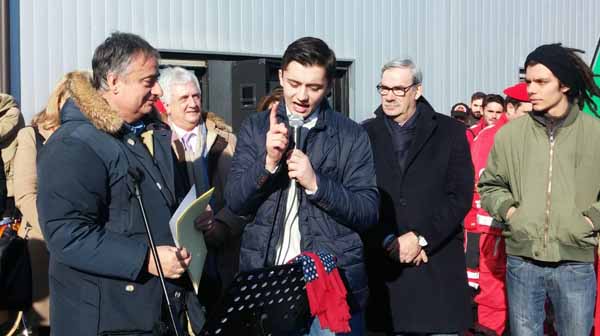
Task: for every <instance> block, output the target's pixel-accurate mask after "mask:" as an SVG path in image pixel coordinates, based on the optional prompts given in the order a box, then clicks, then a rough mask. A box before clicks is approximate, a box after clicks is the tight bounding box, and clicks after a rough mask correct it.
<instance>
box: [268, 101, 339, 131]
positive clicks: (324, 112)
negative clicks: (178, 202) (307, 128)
mask: <svg viewBox="0 0 600 336" xmlns="http://www.w3.org/2000/svg"><path fill="white" fill-rule="evenodd" d="M318 108H319V111H318V112H317V113H319V117H318V118H317V124H316V125H315V126H314V127H313V128H312V129H314V130H323V129H326V128H327V125H328V123H330V122H331V121H332V120H333V118H329V116H328V113H329V112H333V110H332V108H331V106H330V105H329V102H328V101H327V98H325V97H324V98H323V100H321V103H320V104H319V107H318ZM268 111H269V110H267V112H268ZM277 119H278V120H279V121H282V122H284V123H285V124H286V125H288V126H289V121H288V116H287V112H286V110H285V100H284V99H283V98H281V99H280V100H279V105H278V106H277ZM329 129H331V130H333V129H334V128H331V127H330V128H329Z"/></svg>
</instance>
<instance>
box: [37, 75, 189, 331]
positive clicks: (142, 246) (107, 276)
mask: <svg viewBox="0 0 600 336" xmlns="http://www.w3.org/2000/svg"><path fill="white" fill-rule="evenodd" d="M80 84H81V85H83V86H84V88H78V87H77V84H73V87H75V88H77V90H79V91H81V92H79V91H76V92H73V93H72V94H73V96H74V98H73V99H69V100H68V101H67V103H66V104H65V106H64V107H63V108H62V110H61V121H62V125H61V127H60V128H59V129H58V130H57V131H56V132H55V133H54V134H53V135H52V136H51V137H50V139H49V140H48V142H47V144H46V145H45V146H44V148H43V149H42V150H41V151H40V153H39V157H38V178H39V195H38V199H37V206H38V209H39V216H40V224H41V227H42V231H43V233H44V237H45V239H46V241H47V243H48V248H49V251H50V265H49V273H50V274H49V276H50V295H51V297H52V302H51V314H50V315H51V325H52V333H53V334H55V335H99V334H102V335H113V334H118V335H123V334H127V335H129V334H135V335H150V334H152V333H153V330H158V329H160V328H163V327H164V326H161V325H160V324H159V322H160V321H161V319H162V321H168V320H167V319H165V316H166V315H165V314H164V311H163V310H162V309H163V308H162V303H163V294H162V290H161V285H160V282H159V279H158V277H155V276H152V275H150V274H149V273H148V272H147V271H146V265H147V256H148V250H149V249H148V243H147V238H146V233H145V226H144V222H143V220H142V216H141V212H140V207H139V205H138V203H137V201H136V198H135V197H134V193H133V179H132V177H131V176H130V175H129V174H128V169H130V168H135V169H139V170H140V171H141V172H142V174H143V179H142V182H141V184H140V189H141V194H142V198H143V201H144V205H145V209H146V215H147V218H148V221H149V223H150V226H151V228H152V231H153V234H154V239H155V242H156V245H170V246H174V242H173V239H172V236H171V233H170V230H169V227H168V222H169V218H170V217H171V215H172V212H173V210H174V209H175V207H176V206H177V196H176V194H175V190H174V162H173V157H172V152H171V146H170V143H171V133H170V131H168V130H156V131H154V136H153V152H154V158H153V157H151V156H150V154H149V152H148V150H147V148H146V147H145V146H144V144H143V143H142V142H141V139H140V138H139V137H137V136H135V135H133V134H126V135H124V134H122V133H121V134H120V135H119V131H118V130H119V129H120V123H119V121H118V117H116V115H112V113H113V112H112V110H111V109H110V108H108V106H102V104H103V102H104V101H103V100H102V99H96V100H95V101H87V99H88V98H89V97H97V96H94V95H95V92H91V90H93V89H91V87H89V84H82V83H80ZM79 94H80V96H79ZM76 102H77V104H76ZM104 104H106V103H104ZM80 106H83V107H80ZM167 287H168V291H169V296H170V297H171V303H172V304H173V305H174V307H175V310H176V312H175V314H176V316H179V317H181V316H183V315H182V314H181V313H182V312H183V307H184V304H186V303H187V304H188V306H189V307H193V308H196V309H199V306H198V303H197V299H196V298H195V295H193V291H192V288H191V285H190V282H189V280H188V278H187V276H184V277H182V278H180V279H178V280H177V281H171V280H169V281H168V282H167ZM186 301H187V302H186ZM190 315H193V314H190Z"/></svg>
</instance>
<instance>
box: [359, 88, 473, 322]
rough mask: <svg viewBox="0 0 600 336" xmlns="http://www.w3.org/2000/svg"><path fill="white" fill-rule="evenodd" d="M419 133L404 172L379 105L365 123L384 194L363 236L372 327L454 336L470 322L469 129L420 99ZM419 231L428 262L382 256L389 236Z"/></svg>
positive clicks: (471, 169) (471, 186) (379, 184)
mask: <svg viewBox="0 0 600 336" xmlns="http://www.w3.org/2000/svg"><path fill="white" fill-rule="evenodd" d="M416 113H417V125H416V127H417V130H416V134H415V137H414V140H413V142H412V144H411V147H410V149H409V153H408V158H407V160H406V163H405V167H406V168H405V169H404V171H401V170H400V168H399V165H398V163H397V161H396V158H395V155H394V152H393V146H391V143H392V138H391V135H390V132H389V131H388V129H387V128H386V126H385V121H384V118H387V117H386V116H385V115H384V113H383V111H382V110H381V107H379V108H378V109H377V110H376V111H375V115H376V117H375V118H373V119H370V120H367V121H366V122H365V123H364V124H363V126H364V127H365V129H366V130H367V133H368V134H369V138H370V140H371V145H372V149H373V155H374V158H375V170H376V174H377V185H378V188H379V192H380V195H381V202H380V207H379V211H380V216H379V223H378V225H377V226H376V227H375V229H373V230H371V231H370V232H369V233H368V234H367V235H366V236H365V240H366V246H367V269H368V274H369V288H370V290H371V297H370V300H369V302H370V304H369V306H368V310H367V317H368V322H369V325H370V328H371V329H374V330H385V331H388V332H389V331H394V332H426V333H440V332H457V331H462V330H464V329H466V328H467V327H468V326H469V325H470V323H471V313H470V306H469V293H468V291H467V289H468V287H467V278H466V272H465V256H464V252H463V231H462V220H463V218H464V217H465V214H466V213H467V211H468V209H469V207H470V205H471V198H472V194H473V193H472V191H473V167H472V164H471V156H470V152H469V147H468V144H467V140H466V137H465V131H464V126H463V125H462V124H461V123H460V122H458V121H456V120H454V119H451V118H450V117H447V116H444V115H442V114H439V113H435V112H434V111H433V108H432V107H431V106H430V105H429V104H428V103H427V102H426V101H425V100H424V99H420V101H419V102H418V104H417V112H416ZM409 231H414V232H416V233H418V234H420V235H422V236H423V237H425V239H426V240H427V241H428V246H427V247H426V248H425V251H426V253H427V255H428V256H429V263H427V264H422V265H421V266H418V267H417V266H412V265H410V264H400V263H398V262H396V261H393V260H391V259H390V258H389V257H387V255H386V254H385V252H384V250H383V247H382V242H383V239H384V237H386V236H387V235H389V234H392V235H394V236H399V235H402V234H404V233H407V232H409Z"/></svg>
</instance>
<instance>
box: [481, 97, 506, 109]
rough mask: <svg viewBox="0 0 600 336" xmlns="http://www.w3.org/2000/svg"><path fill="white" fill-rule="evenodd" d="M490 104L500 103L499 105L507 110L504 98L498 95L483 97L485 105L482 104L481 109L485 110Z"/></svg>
mask: <svg viewBox="0 0 600 336" xmlns="http://www.w3.org/2000/svg"><path fill="white" fill-rule="evenodd" d="M490 103H498V104H500V105H502V108H505V104H504V98H502V96H500V95H497V94H488V95H485V97H483V103H482V104H481V108H485V106H486V105H487V104H490Z"/></svg>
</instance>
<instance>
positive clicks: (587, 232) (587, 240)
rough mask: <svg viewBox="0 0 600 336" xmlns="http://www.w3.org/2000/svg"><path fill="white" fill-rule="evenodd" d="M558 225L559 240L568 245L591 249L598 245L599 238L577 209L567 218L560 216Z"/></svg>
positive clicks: (566, 216)
mask: <svg viewBox="0 0 600 336" xmlns="http://www.w3.org/2000/svg"><path fill="white" fill-rule="evenodd" d="M558 225H559V227H558V228H557V230H556V234H557V239H558V240H559V241H560V242H562V243H564V244H566V245H570V246H576V247H582V248H591V247H594V246H596V245H597V244H598V238H597V236H596V234H594V232H593V228H592V226H591V225H590V224H589V223H588V222H587V220H586V219H585V217H584V216H583V214H582V213H581V211H578V210H577V209H573V210H572V211H571V212H570V213H569V214H567V215H565V216H560V217H559V222H558Z"/></svg>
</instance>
